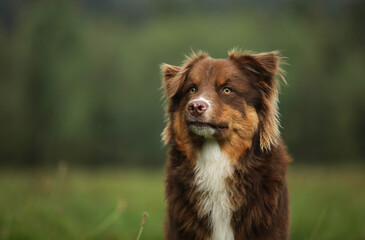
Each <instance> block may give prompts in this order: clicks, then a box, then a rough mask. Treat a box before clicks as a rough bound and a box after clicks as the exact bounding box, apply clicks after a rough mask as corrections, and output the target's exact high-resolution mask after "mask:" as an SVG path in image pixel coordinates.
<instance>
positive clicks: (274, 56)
mask: <svg viewBox="0 0 365 240" xmlns="http://www.w3.org/2000/svg"><path fill="white" fill-rule="evenodd" d="M229 58H230V59H231V60H234V61H235V62H237V63H238V66H239V68H241V69H242V70H243V71H244V72H246V73H248V74H249V75H250V76H251V79H252V81H253V85H254V86H256V88H257V89H258V91H259V92H260V95H261V99H262V105H261V106H259V108H258V110H257V111H258V115H259V120H260V126H259V128H260V129H259V131H260V132H259V134H260V147H261V150H270V149H271V146H273V145H274V146H275V145H277V144H278V140H279V136H280V132H279V118H278V117H279V116H278V115H279V113H278V90H279V84H278V79H277V78H276V76H277V75H279V76H280V77H281V78H283V75H282V74H283V71H282V70H281V68H280V59H281V58H280V57H279V56H278V52H268V53H260V54H245V53H242V54H237V53H236V52H234V51H232V52H230V53H229ZM283 79H284V78H283Z"/></svg>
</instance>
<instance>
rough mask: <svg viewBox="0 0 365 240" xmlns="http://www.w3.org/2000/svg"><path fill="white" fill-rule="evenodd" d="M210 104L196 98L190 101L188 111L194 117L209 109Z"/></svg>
mask: <svg viewBox="0 0 365 240" xmlns="http://www.w3.org/2000/svg"><path fill="white" fill-rule="evenodd" d="M207 108H208V104H207V103H206V102H204V101H201V100H194V101H192V102H190V103H189V105H188V111H189V113H190V114H191V115H193V116H194V117H199V116H201V115H203V113H204V112H205V111H206V110H207Z"/></svg>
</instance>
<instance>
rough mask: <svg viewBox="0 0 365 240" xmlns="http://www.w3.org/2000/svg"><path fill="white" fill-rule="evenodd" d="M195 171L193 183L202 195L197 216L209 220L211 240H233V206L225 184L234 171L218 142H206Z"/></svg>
mask: <svg viewBox="0 0 365 240" xmlns="http://www.w3.org/2000/svg"><path fill="white" fill-rule="evenodd" d="M194 170H195V180H194V184H195V186H196V187H197V190H198V192H200V193H201V195H202V198H201V201H200V203H199V205H200V209H201V211H200V212H199V214H200V215H202V216H208V217H209V221H210V222H209V223H210V228H211V229H212V236H211V240H222V239H224V240H233V239H234V234H233V231H232V227H231V218H232V205H231V203H230V198H229V195H228V189H227V186H226V181H225V180H226V178H227V177H231V176H232V172H233V169H232V166H231V163H230V159H229V158H228V156H227V155H226V154H224V153H223V152H222V151H221V149H220V146H219V144H218V142H217V141H215V140H213V139H207V140H206V142H205V143H204V144H203V146H202V149H201V151H200V152H199V153H198V156H197V161H196V166H195V169H194Z"/></svg>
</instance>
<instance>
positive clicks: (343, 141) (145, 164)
mask: <svg viewBox="0 0 365 240" xmlns="http://www.w3.org/2000/svg"><path fill="white" fill-rule="evenodd" d="M364 23H365V2H364V1H360V0H359V1H356V0H336V1H324V0H317V1H315V0H311V1H304V0H301V1H269V0H265V1H238V0H230V1H218V0H199V1H193V0H155V1H152V0H135V1H133V0H124V1H115V0H104V1H101V0H99V1H98V0H76V1H71V0H43V1H36V0H18V1H13V0H1V1H0V103H1V104H0V193H1V194H0V239H94V238H95V239H136V237H137V234H138V231H139V225H140V221H141V217H142V213H143V211H147V212H149V217H148V218H147V225H146V228H145V229H144V232H143V235H142V238H141V239H162V232H163V230H162V225H163V217H164V204H165V203H164V196H163V179H164V173H163V171H162V169H163V164H164V162H165V158H166V154H165V152H166V149H165V148H163V147H162V144H161V141H160V133H161V131H162V129H163V126H164V117H163V109H164V108H163V100H161V96H162V91H161V90H159V87H160V83H161V79H160V72H159V65H160V64H161V63H162V62H167V63H170V64H174V65H179V64H181V62H182V61H183V59H184V56H185V54H188V53H189V52H190V51H191V50H200V49H201V50H205V51H207V52H208V53H209V54H210V55H211V56H213V57H215V58H226V57H227V51H228V50H229V49H231V48H233V47H239V48H242V49H245V50H254V51H256V52H262V51H271V50H280V51H281V54H282V55H283V56H285V57H287V62H288V65H285V66H284V69H285V70H286V72H287V74H286V79H287V82H288V85H286V86H283V87H282V89H281V95H280V105H279V106H280V112H281V125H282V126H283V127H282V129H281V132H282V136H283V138H284V140H285V142H286V143H287V145H288V147H289V151H290V153H291V154H292V156H293V158H294V163H293V164H292V167H291V169H290V170H289V182H290V188H291V199H292V218H291V224H292V229H291V231H292V233H291V235H292V239H365V225H364V223H365V207H364V206H365V204H364V203H365V193H364V192H365V191H364V190H365V187H364V186H365V168H364V164H363V162H364V159H365V79H364V78H365V77H364V76H365V44H364V43H365V31H364V28H363V24H364Z"/></svg>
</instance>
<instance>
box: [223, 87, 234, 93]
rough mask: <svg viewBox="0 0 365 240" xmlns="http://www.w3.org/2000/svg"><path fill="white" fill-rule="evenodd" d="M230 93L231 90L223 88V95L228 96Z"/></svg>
mask: <svg viewBox="0 0 365 240" xmlns="http://www.w3.org/2000/svg"><path fill="white" fill-rule="evenodd" d="M231 92H232V89H230V88H228V87H225V88H223V93H224V94H227V95H228V94H230V93H231Z"/></svg>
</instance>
